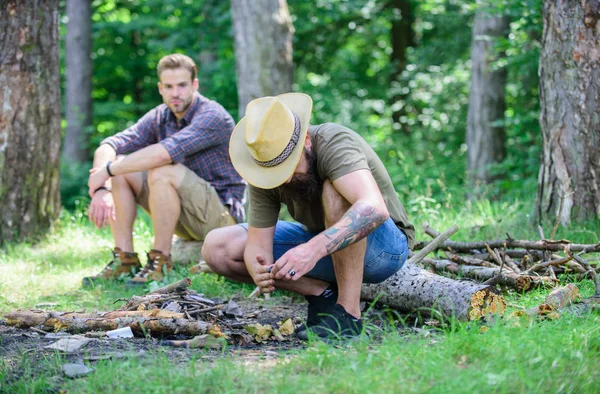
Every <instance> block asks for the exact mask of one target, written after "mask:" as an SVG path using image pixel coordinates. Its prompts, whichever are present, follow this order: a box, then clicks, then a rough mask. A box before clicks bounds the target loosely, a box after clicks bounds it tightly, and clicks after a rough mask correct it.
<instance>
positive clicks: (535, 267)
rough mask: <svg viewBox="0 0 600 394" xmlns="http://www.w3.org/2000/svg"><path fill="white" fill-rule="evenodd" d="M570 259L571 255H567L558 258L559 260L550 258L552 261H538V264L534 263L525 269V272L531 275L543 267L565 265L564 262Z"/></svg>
mask: <svg viewBox="0 0 600 394" xmlns="http://www.w3.org/2000/svg"><path fill="white" fill-rule="evenodd" d="M569 261H571V257H570V256H567V257H562V258H560V259H557V260H550V261H545V262H542V263H537V264H534V265H533V266H531V267H530V268H529V269H527V270H526V271H523V273H524V274H526V275H530V274H532V273H533V272H536V271H539V270H541V269H543V268H547V267H550V266H558V265H563V264H566V263H568V262H569Z"/></svg>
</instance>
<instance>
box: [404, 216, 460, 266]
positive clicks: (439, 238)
mask: <svg viewBox="0 0 600 394" xmlns="http://www.w3.org/2000/svg"><path fill="white" fill-rule="evenodd" d="M457 231H458V226H457V225H456V224H455V225H453V226H452V227H450V228H449V229H448V230H446V231H444V232H443V233H442V234H440V235H438V236H437V237H435V238H434V239H433V240H432V241H431V242H430V243H429V244H427V245H426V246H425V247H424V248H423V249H421V250H419V251H418V252H417V253H415V255H414V256H413V257H411V258H409V259H408V261H407V263H410V264H417V263H419V262H420V261H421V260H423V258H424V257H425V256H427V255H428V254H429V253H431V252H433V251H434V250H436V249H437V248H438V246H439V245H440V244H442V243H443V242H444V241H446V240H447V239H448V238H450V237H451V236H452V235H453V234H454V233H456V232H457Z"/></svg>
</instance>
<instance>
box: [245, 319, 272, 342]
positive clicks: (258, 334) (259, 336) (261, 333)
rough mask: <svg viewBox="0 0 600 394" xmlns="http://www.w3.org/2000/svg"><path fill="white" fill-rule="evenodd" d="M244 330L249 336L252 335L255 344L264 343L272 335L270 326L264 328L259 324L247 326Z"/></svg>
mask: <svg viewBox="0 0 600 394" xmlns="http://www.w3.org/2000/svg"><path fill="white" fill-rule="evenodd" d="M244 328H245V329H246V331H248V332H249V333H250V334H252V335H254V339H255V340H256V341H257V342H262V341H266V340H267V339H269V337H270V336H271V334H272V333H273V327H271V325H270V324H265V325H264V326H263V325H262V324H260V323H255V324H248V325H247V326H246V327H244Z"/></svg>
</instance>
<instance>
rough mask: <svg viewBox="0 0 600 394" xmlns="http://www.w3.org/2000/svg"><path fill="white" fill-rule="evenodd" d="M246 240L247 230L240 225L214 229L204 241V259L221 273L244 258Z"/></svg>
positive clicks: (214, 269)
mask: <svg viewBox="0 0 600 394" xmlns="http://www.w3.org/2000/svg"><path fill="white" fill-rule="evenodd" d="M246 238H247V237H246V230H245V229H244V228H242V227H240V226H238V225H234V226H229V227H222V228H218V229H214V230H212V231H210V232H209V233H208V234H207V235H206V237H205V239H204V244H203V245H202V251H201V253H202V258H203V259H204V261H206V264H208V266H209V267H210V268H211V269H212V270H213V271H215V272H217V273H219V272H221V271H222V270H223V269H224V266H225V265H228V264H229V263H230V262H231V261H233V260H241V259H243V258H244V248H245V246H246Z"/></svg>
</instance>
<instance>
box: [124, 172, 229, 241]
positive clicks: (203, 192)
mask: <svg viewBox="0 0 600 394" xmlns="http://www.w3.org/2000/svg"><path fill="white" fill-rule="evenodd" d="M185 170H186V172H185V176H184V178H183V183H182V184H181V186H180V187H179V189H177V194H178V195H179V201H180V203H181V213H180V214H179V221H178V222H177V225H176V226H175V234H177V236H178V237H180V238H182V239H184V240H186V241H191V240H197V241H203V240H204V238H205V237H206V234H208V232H209V231H210V230H213V229H215V228H219V227H225V226H230V225H232V224H235V223H236V221H235V219H234V218H233V217H232V216H231V214H230V213H229V208H227V207H226V206H225V205H223V203H222V202H221V199H220V198H219V195H218V194H217V191H216V190H215V188H214V187H213V186H212V185H211V184H210V183H209V182H207V181H205V180H204V179H202V178H200V177H199V176H198V175H196V173H194V172H193V171H192V170H190V169H189V168H187V167H186V169H185ZM142 178H143V185H142V190H141V191H140V194H139V195H138V196H137V197H136V199H135V201H136V202H137V203H138V205H140V206H141V207H142V208H143V209H144V210H145V211H146V212H148V213H149V214H150V216H152V213H151V212H150V204H149V202H148V197H149V193H150V189H149V188H148V173H147V172H146V171H144V172H143V173H142Z"/></svg>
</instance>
